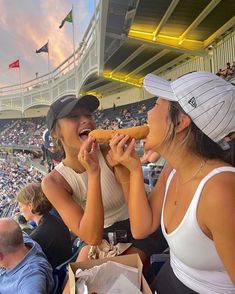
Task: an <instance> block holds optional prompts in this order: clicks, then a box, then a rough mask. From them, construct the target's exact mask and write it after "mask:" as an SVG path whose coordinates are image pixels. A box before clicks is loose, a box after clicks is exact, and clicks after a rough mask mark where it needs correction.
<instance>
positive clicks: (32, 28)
mask: <svg viewBox="0 0 235 294" xmlns="http://www.w3.org/2000/svg"><path fill="white" fill-rule="evenodd" d="M97 2H98V1H97ZM93 3H94V1H93V0H89V1H88V0H46V1H43V0H22V1H19V0H7V1H6V0H0V11H1V14H0V87H2V86H7V85H12V84H15V83H18V82H19V78H18V72H17V70H16V69H12V70H9V69H8V64H9V63H11V62H13V61H14V60H16V59H18V58H19V59H20V65H21V76H22V81H23V82H25V81H27V80H31V79H34V78H35V73H36V72H38V74H39V75H43V74H46V73H47V69H48V63H47V53H40V54H36V53H35V51H36V49H38V48H40V47H42V46H43V45H44V44H45V43H46V42H47V41H48V40H49V51H50V63H51V68H52V69H53V68H56V67H57V66H58V65H60V64H61V63H62V62H63V61H64V60H65V59H66V58H67V57H68V56H69V55H71V54H72V53H73V43H72V24H71V23H65V24H64V26H63V28H62V29H59V25H60V23H61V21H62V19H64V17H65V16H66V15H67V13H68V12H69V11H70V10H71V8H72V5H73V7H74V25H75V45H76V46H78V44H79V42H80V41H81V39H82V37H83V35H84V32H85V30H86V28H87V26H88V24H89V22H90V19H91V15H92V14H93V11H94V7H93Z"/></svg>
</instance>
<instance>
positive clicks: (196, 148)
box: [166, 101, 235, 166]
mask: <svg viewBox="0 0 235 294" xmlns="http://www.w3.org/2000/svg"><path fill="white" fill-rule="evenodd" d="M180 113H184V114H186V113H185V112H184V110H183V109H182V108H181V106H180V105H179V103H178V102H172V101H170V106H169V121H170V127H169V131H168V134H167V136H166V137H167V139H166V141H167V143H168V144H169V145H170V144H171V142H172V141H173V140H174V138H175V135H176V132H175V129H176V126H177V124H178V119H179V114H180ZM186 115H187V114H186ZM184 146H187V147H188V149H189V150H190V151H192V152H193V153H194V154H197V155H200V156H202V157H204V158H205V159H220V160H222V161H225V162H227V163H229V164H231V165H233V166H235V160H234V150H233V148H230V150H223V149H222V147H221V146H220V144H218V143H215V142H214V141H213V140H211V139H210V138H209V137H208V136H206V135H205V134H204V133H203V132H202V131H201V130H200V129H199V128H198V127H197V126H196V125H195V123H194V122H192V121H191V123H190V125H189V127H188V129H187V134H186V136H185V138H184V140H183V142H182V143H181V144H180V147H181V148H182V147H184Z"/></svg>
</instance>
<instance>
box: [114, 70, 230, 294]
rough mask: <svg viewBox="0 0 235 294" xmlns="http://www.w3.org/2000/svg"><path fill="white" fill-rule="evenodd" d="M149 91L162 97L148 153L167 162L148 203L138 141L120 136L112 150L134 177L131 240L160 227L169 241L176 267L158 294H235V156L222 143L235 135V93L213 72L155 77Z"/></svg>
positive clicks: (167, 270)
mask: <svg viewBox="0 0 235 294" xmlns="http://www.w3.org/2000/svg"><path fill="white" fill-rule="evenodd" d="M144 87H145V89H146V90H147V91H148V92H150V93H151V94H153V95H155V96H158V97H160V98H158V99H157V100H156V104H155V106H154V107H153V108H152V109H151V110H150V111H149V112H148V123H149V130H150V131H149V134H148V136H147V137H146V140H145V149H146V150H153V151H156V152H158V153H159V154H160V155H161V156H163V157H164V158H165V159H166V160H167V162H168V164H166V165H165V167H164V169H163V171H162V173H161V175H160V177H159V179H158V181H157V184H156V186H155V187H154V189H153V191H152V193H151V194H150V197H149V198H147V197H146V195H145V191H144V184H143V175H142V170H141V162H140V160H139V159H138V158H137V156H136V155H135V152H134V144H135V141H134V140H132V141H131V142H130V143H128V139H129V138H128V137H127V136H117V137H114V138H113V139H112V140H111V142H110V146H111V150H112V152H113V158H114V159H115V160H116V161H117V162H119V163H121V164H123V165H124V166H125V167H126V168H128V170H129V172H130V194H129V201H128V206H129V213H130V220H131V229H132V234H133V236H134V237H135V238H137V239H139V238H144V237H145V236H147V235H149V234H151V233H152V232H153V231H155V230H156V228H158V227H159V226H160V225H161V227H162V231H163V234H164V236H165V238H166V240H167V242H168V244H169V248H170V262H166V263H165V265H164V266H163V268H162V269H161V271H160V273H159V274H158V275H157V278H156V281H155V282H154V284H153V285H152V290H153V292H154V291H156V292H157V293H158V294H161V293H221V294H222V293H235V250H234V248H235V226H234V224H235V201H234V200H235V167H234V166H235V158H234V157H232V154H233V156H234V153H233V152H232V150H231V149H229V150H223V149H222V148H221V147H220V144H219V143H220V141H221V140H222V139H223V138H224V137H225V136H227V135H228V134H231V133H232V132H234V131H235V88H234V86H233V85H231V84H230V83H229V82H227V81H225V80H223V79H221V78H219V77H218V76H216V75H214V74H211V73H208V72H193V73H189V74H186V75H184V76H182V77H180V78H178V79H177V80H175V81H173V82H168V81H166V80H163V79H162V78H160V77H157V76H155V75H153V74H149V75H147V76H146V77H145V79H144ZM126 144H127V145H126ZM229 155H230V156H229ZM126 180H128V177H127V179H126Z"/></svg>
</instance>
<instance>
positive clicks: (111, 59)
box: [0, 0, 235, 117]
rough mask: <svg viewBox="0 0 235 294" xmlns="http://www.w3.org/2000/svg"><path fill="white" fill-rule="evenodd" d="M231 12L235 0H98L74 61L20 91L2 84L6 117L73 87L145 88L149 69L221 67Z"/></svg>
mask: <svg viewBox="0 0 235 294" xmlns="http://www.w3.org/2000/svg"><path fill="white" fill-rule="evenodd" d="M234 15H235V3H234V1H231V0H226V1H220V0H200V1H186V0H173V1H171V0H154V1H153V0H152V1H144V0H139V1H137V0H109V1H108V0H101V1H100V3H99V5H98V6H97V9H96V12H95V14H94V15H93V18H92V19H91V22H90V24H89V26H88V28H87V31H86V33H85V35H84V38H83V40H82V42H81V43H80V45H79V47H78V48H77V50H76V54H75V60H74V56H70V57H69V58H68V59H67V60H65V61H64V62H63V63H62V64H61V65H60V66H59V67H58V68H56V69H55V70H54V71H52V72H51V73H50V75H45V76H42V77H38V79H35V80H32V81H28V82H26V83H24V84H23V85H22V91H20V86H19V85H13V86H10V87H4V88H1V89H0V111H3V112H2V117H17V116H18V117H22V116H38V109H39V107H42V108H40V110H41V113H42V114H45V112H46V110H47V108H48V106H49V105H50V104H51V102H52V101H54V100H55V99H57V98H58V97H59V96H61V95H65V94H68V93H70V94H78V93H81V94H82V93H93V94H96V95H97V96H98V97H102V98H105V97H107V96H108V95H110V94H112V93H115V92H120V91H123V90H125V89H129V88H131V87H133V86H136V87H141V85H142V79H143V76H144V75H145V74H146V73H149V72H154V73H156V74H159V75H162V76H164V77H165V78H167V79H175V78H177V77H178V76H180V75H182V74H184V73H186V72H189V71H193V70H207V71H212V72H217V71H218V70H219V69H220V68H223V66H224V65H225V64H226V63H227V62H228V61H230V62H233V60H235V52H234V50H233V48H234V47H235V32H234V27H235V16H234ZM95 20H96V21H95ZM43 106H44V107H43ZM102 107H103V108H107V105H106V103H105V99H102ZM32 109H35V113H33V112H32V111H29V110H32ZM22 114H23V115H22Z"/></svg>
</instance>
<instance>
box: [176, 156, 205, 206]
mask: <svg viewBox="0 0 235 294" xmlns="http://www.w3.org/2000/svg"><path fill="white" fill-rule="evenodd" d="M205 164H206V160H203V161H202V162H201V164H200V166H199V168H198V169H197V170H196V171H195V173H194V174H193V175H192V176H191V177H190V178H189V179H187V180H186V181H184V182H182V183H180V182H179V178H178V177H177V178H176V191H175V192H176V193H175V194H176V199H175V201H174V205H175V206H177V204H178V202H179V199H178V188H179V185H185V184H187V183H188V182H190V181H191V180H192V179H194V178H195V177H196V176H197V175H198V174H199V173H200V172H201V171H202V169H203V168H204V166H205Z"/></svg>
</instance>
